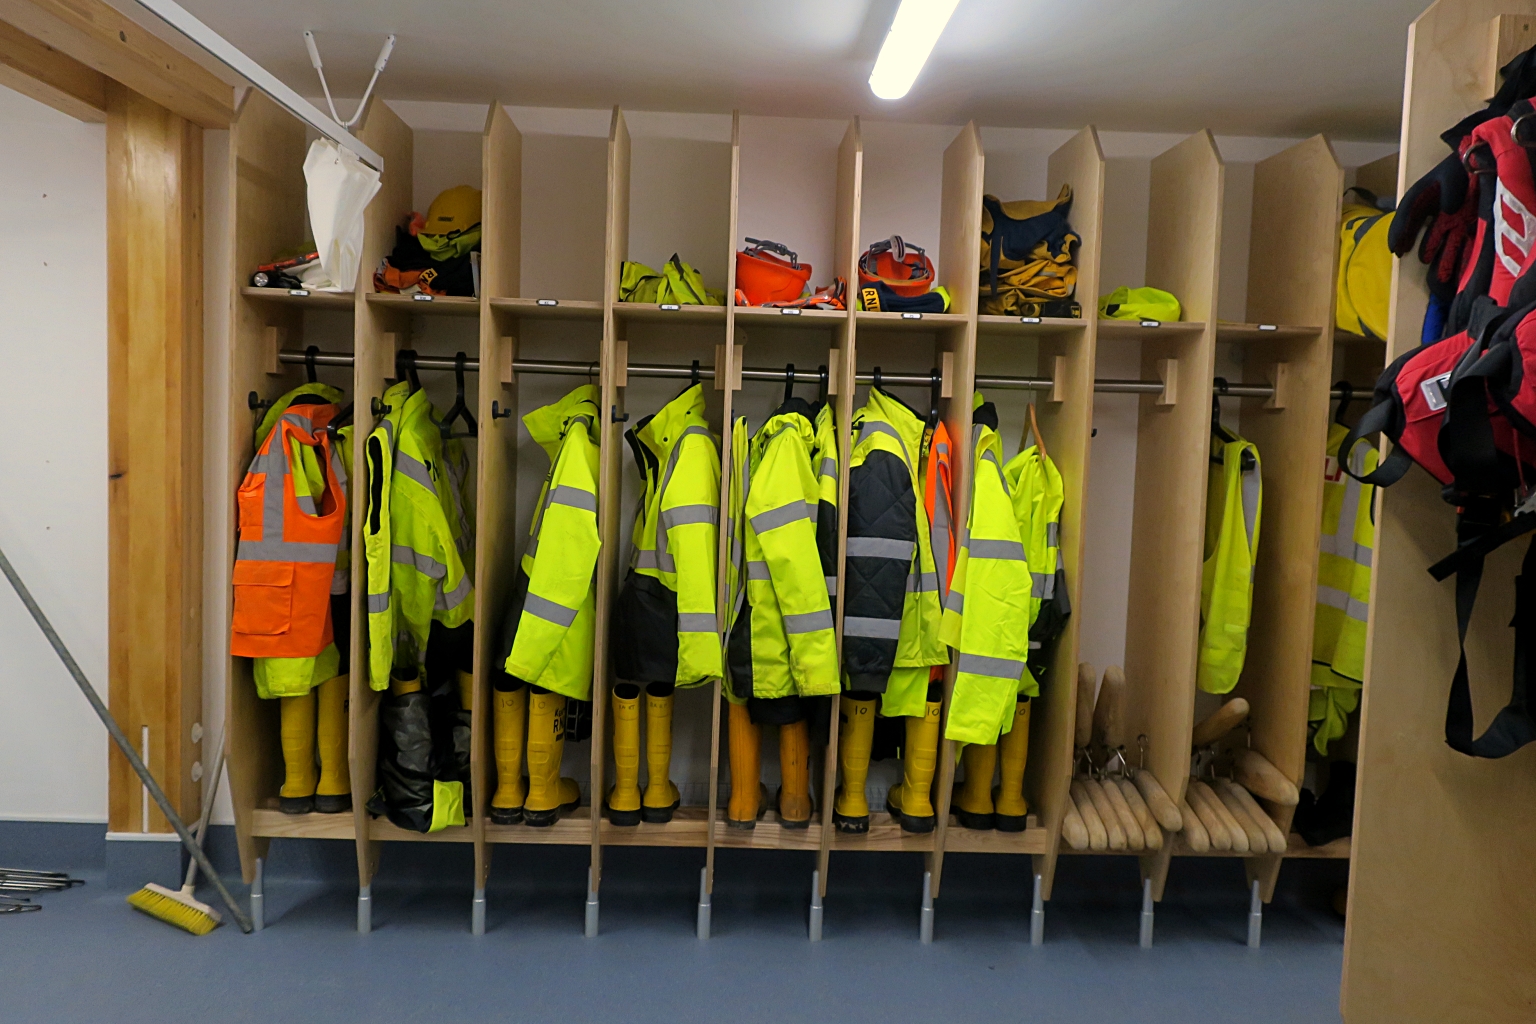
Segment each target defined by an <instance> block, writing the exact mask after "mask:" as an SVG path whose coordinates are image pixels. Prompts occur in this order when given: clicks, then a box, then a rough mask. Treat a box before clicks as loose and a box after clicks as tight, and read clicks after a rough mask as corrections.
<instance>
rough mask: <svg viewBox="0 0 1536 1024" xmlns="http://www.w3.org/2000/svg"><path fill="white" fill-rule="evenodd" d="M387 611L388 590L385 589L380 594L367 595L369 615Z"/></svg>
mask: <svg viewBox="0 0 1536 1024" xmlns="http://www.w3.org/2000/svg"><path fill="white" fill-rule="evenodd" d="M387 611H389V591H385V592H384V593H382V594H369V595H368V614H369V615H378V614H379V613H381V612H387Z"/></svg>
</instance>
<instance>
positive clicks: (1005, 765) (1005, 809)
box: [993, 700, 1029, 832]
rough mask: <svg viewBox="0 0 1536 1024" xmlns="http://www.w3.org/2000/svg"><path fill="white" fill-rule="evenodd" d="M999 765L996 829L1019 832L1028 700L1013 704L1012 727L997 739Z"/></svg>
mask: <svg viewBox="0 0 1536 1024" xmlns="http://www.w3.org/2000/svg"><path fill="white" fill-rule="evenodd" d="M997 755H998V761H999V763H1000V764H1001V765H1002V770H1001V772H1000V773H999V780H1000V781H999V784H998V787H997V792H996V793H995V794H994V796H993V799H994V801H995V802H996V804H997V830H998V831H999V832H1023V831H1024V824H1025V818H1026V817H1027V816H1028V815H1029V803H1028V801H1026V800H1025V799H1024V765H1025V763H1026V762H1027V761H1028V760H1029V701H1027V700H1021V701H1019V702H1017V703H1016V704H1014V706H1013V728H1012V729H1010V730H1009V731H1008V733H1007V735H1005V736H1003V737H1001V738H1000V739H999V740H998V741H997Z"/></svg>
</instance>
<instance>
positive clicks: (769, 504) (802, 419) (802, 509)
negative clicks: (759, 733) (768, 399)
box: [726, 398, 839, 703]
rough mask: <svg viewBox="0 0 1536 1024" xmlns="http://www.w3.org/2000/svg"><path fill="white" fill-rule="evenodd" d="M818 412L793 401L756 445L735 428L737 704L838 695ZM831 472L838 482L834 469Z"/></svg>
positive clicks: (731, 658)
mask: <svg viewBox="0 0 1536 1024" xmlns="http://www.w3.org/2000/svg"><path fill="white" fill-rule="evenodd" d="M815 415H816V414H815V412H814V411H813V410H812V408H811V406H810V405H809V404H808V403H806V402H805V401H804V400H802V399H799V398H791V399H790V400H789V401H787V402H785V403H784V404H783V405H782V406H780V407H779V409H778V410H777V411H776V412H775V413H774V414H773V415H772V416H770V417H769V419H768V422H767V423H764V424H763V426H762V428H761V429H760V430H758V432H757V433H756V435H754V436H753V437H752V438H751V440H750V442H749V441H748V438H747V421H746V419H745V417H742V418H738V419H737V420H736V422H735V424H733V426H732V434H731V452H732V473H731V487H730V497H731V501H730V506H729V507H730V522H729V524H728V528H729V530H730V532H731V565H730V567H729V577H728V579H729V585H730V588H731V609H730V623H729V629H730V634H729V636H730V639H729V641H728V646H727V650H726V661H727V666H728V674H729V676H730V682H731V685H730V697H731V699H732V700H733V701H735V702H737V703H742V702H745V701H746V700H747V699H748V698H753V697H755V698H758V699H770V700H771V699H777V698H784V697H795V696H800V697H811V696H819V695H824V694H834V693H837V692H838V690H839V680H838V671H837V641H836V634H835V632H834V630H833V622H832V602H831V598H830V596H829V595H828V593H827V573H826V569H825V567H824V564H823V560H822V556H821V552H820V549H819V548H818V546H817V518H818V511H819V510H818V504H819V498H820V495H821V483H820V482H819V478H818V470H819V469H820V468H821V466H822V465H823V464H824V463H815V462H813V453H815V455H814V458H815V459H821V460H824V459H825V458H826V457H827V456H826V454H825V450H824V449H822V448H821V447H820V446H819V445H818V442H817V428H816V421H815ZM831 468H832V472H833V473H834V475H835V473H836V464H835V460H834V463H833V465H832V467H831Z"/></svg>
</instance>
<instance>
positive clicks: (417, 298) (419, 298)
mask: <svg viewBox="0 0 1536 1024" xmlns="http://www.w3.org/2000/svg"><path fill="white" fill-rule="evenodd" d="M411 299H412V301H414V302H431V301H432V296H430V295H428V294H426V293H425V292H417V293H416V294H415V295H412V296H411Z"/></svg>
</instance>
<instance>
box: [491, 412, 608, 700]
mask: <svg viewBox="0 0 1536 1024" xmlns="http://www.w3.org/2000/svg"><path fill="white" fill-rule="evenodd" d="M597 403H598V389H597V387H596V386H595V385H592V384H583V385H582V386H581V387H579V388H577V389H576V390H575V391H572V392H571V393H570V394H568V395H566V396H565V397H564V398H562V399H560V401H558V402H556V403H555V404H554V405H546V406H545V407H544V408H542V409H537V410H535V411H533V412H531V413H529V414H528V415H527V416H524V417H523V425H524V426H525V427H527V428H528V436H530V437H532V438H533V439H534V440H535V441H536V442H538V444H539V445H540V446H541V447H542V448H543V449H544V451H545V452H547V453H548V454H549V461H550V467H549V475H548V476H547V477H546V478H545V480H544V489H543V490H542V491H540V493H539V511H538V514H537V515H535V516H534V520H533V529H532V530H531V531H530V534H529V539H528V547H527V549H526V550H525V551H524V552H523V560H522V565H521V566H520V568H519V572H518V576H517V581H516V583H515V584H514V591H513V600H512V606H511V608H510V609H509V610H508V614H507V622H506V628H505V631H504V632H503V636H502V651H503V652H504V653H503V656H502V657H503V663H504V666H505V669H506V672H507V674H508V675H509V676H512V677H513V678H514V679H520V680H522V681H524V682H528V683H532V684H533V685H535V686H538V687H541V688H543V689H545V690H551V691H553V692H555V693H558V694H563V695H564V696H566V697H569V698H572V699H575V700H591V699H592V651H593V639H594V636H595V630H596V601H597V597H596V586H595V584H596V575H595V571H596V568H597V556H598V552H599V551H600V550H601V549H602V541H601V539H600V538H599V536H598V532H597V474H598V440H597V438H598V429H599V427H598V411H597Z"/></svg>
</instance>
